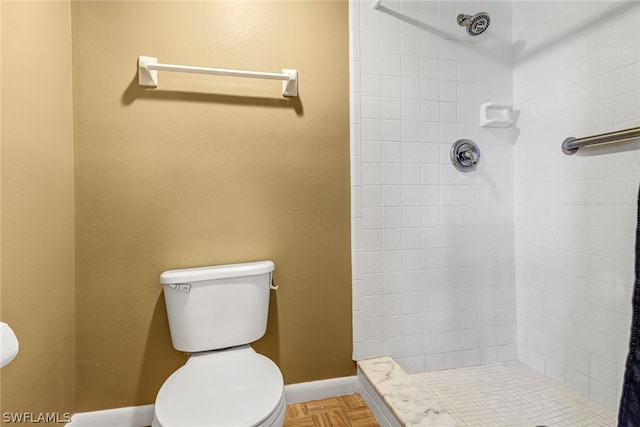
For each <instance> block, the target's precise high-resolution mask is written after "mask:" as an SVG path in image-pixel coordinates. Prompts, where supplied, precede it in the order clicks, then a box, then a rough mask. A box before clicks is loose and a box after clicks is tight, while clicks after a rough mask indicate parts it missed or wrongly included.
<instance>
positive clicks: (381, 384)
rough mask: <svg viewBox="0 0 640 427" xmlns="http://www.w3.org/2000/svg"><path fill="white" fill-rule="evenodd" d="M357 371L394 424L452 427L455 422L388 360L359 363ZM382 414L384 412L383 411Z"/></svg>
mask: <svg viewBox="0 0 640 427" xmlns="http://www.w3.org/2000/svg"><path fill="white" fill-rule="evenodd" d="M358 370H359V372H361V373H362V375H363V376H364V377H365V379H366V381H367V382H368V383H369V385H371V387H372V388H373V390H374V391H375V393H377V394H378V395H379V397H380V398H381V399H382V401H383V403H384V405H385V406H386V407H387V408H388V409H389V410H390V412H391V413H392V414H393V416H394V417H395V418H396V419H395V420H390V419H388V418H389V417H388V416H387V417H386V418H387V420H385V421H388V422H389V423H390V424H391V425H395V422H394V421H397V422H398V424H399V425H401V426H405V427H414V426H416V427H417V426H421V427H428V426H433V427H455V426H456V422H455V421H454V419H453V418H452V417H451V415H449V414H448V413H447V411H446V410H445V409H444V408H443V407H442V405H440V404H439V403H438V402H436V401H434V400H432V399H430V398H429V397H427V395H426V393H425V392H424V391H423V390H422V388H421V387H420V386H419V385H418V384H416V383H415V382H414V381H413V379H412V378H411V376H410V375H409V374H407V373H406V372H405V371H404V369H402V367H400V365H398V364H397V363H396V362H395V361H394V360H393V359H392V358H391V357H386V356H385V357H379V358H376V359H368V360H361V361H358ZM383 412H384V411H383Z"/></svg>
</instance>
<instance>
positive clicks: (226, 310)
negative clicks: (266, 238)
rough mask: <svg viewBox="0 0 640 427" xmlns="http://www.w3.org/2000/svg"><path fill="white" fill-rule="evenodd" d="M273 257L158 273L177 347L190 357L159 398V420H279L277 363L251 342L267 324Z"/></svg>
mask: <svg viewBox="0 0 640 427" xmlns="http://www.w3.org/2000/svg"><path fill="white" fill-rule="evenodd" d="M273 269H274V265H273V263H272V262H271V261H261V262H256V263H246V264H231V265H223V266H214V267H200V268H192V269H184V270H172V271H168V272H165V273H163V274H162V275H161V276H160V282H161V283H162V284H163V285H164V295H165V300H166V302H167V312H168V316H169V328H170V332H171V339H172V343H173V346H174V348H176V349H177V350H181V351H187V352H190V353H191V355H190V357H189V359H188V360H187V363H186V364H185V365H184V366H182V367H180V368H179V369H178V370H176V371H175V372H174V373H173V374H171V376H170V377H169V378H168V379H167V380H166V381H165V382H164V384H163V385H162V387H161V388H160V391H159V392H158V395H157V397H156V402H155V407H154V418H153V423H152V426H153V427H255V426H260V427H281V426H282V425H283V423H284V417H285V410H286V401H285V394H284V381H283V378H282V374H281V372H280V370H279V369H278V367H277V365H276V364H275V363H274V362H273V361H271V360H270V359H268V358H267V357H265V356H263V355H261V354H258V353H257V352H256V351H255V350H254V349H253V348H252V347H251V346H250V345H249V343H250V342H253V341H255V340H257V339H258V338H260V337H261V336H263V335H264V333H265V331H266V322H267V313H268V305H269V289H270V285H271V272H272V271H273Z"/></svg>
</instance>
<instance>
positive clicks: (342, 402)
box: [284, 393, 380, 427]
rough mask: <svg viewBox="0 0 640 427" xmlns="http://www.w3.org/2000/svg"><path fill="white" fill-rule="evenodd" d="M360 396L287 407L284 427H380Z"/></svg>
mask: <svg viewBox="0 0 640 427" xmlns="http://www.w3.org/2000/svg"><path fill="white" fill-rule="evenodd" d="M379 426H380V424H378V422H377V421H376V419H375V417H374V416H373V414H372V413H371V411H370V410H369V407H368V406H367V404H366V403H365V402H364V400H362V397H360V395H359V394H357V393H356V394H348V395H345V396H338V397H329V398H327V399H320V400H312V401H309V402H300V403H292V404H289V405H287V413H286V417H285V420H284V427H379Z"/></svg>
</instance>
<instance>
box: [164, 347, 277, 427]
mask: <svg viewBox="0 0 640 427" xmlns="http://www.w3.org/2000/svg"><path fill="white" fill-rule="evenodd" d="M284 414H285V399H284V383H283V380H282V375H281V373H280V370H279V369H278V367H277V366H276V365H275V363H273V362H272V361H271V360H269V359H268V358H266V357H264V356H262V355H260V354H258V353H256V352H255V351H254V350H253V349H252V348H251V347H250V346H248V345H245V346H242V347H237V348H232V349H228V350H221V351H212V352H206V353H198V354H196V355H194V356H191V357H190V358H189V360H188V361H187V363H186V364H185V365H184V366H182V367H181V368H180V369H178V370H177V371H175V372H174V373H173V374H172V375H171V376H170V377H169V378H168V379H167V381H165V383H164V384H163V385H162V388H161V389H160V392H159V393H158V396H157V398H156V405H155V419H154V422H153V424H152V425H153V427H187V426H189V427H205V426H207V427H214V426H219V427H233V426H238V427H241V426H242V427H246V426H261V427H262V426H264V427H271V426H275V425H278V426H279V425H282V422H283V421H284Z"/></svg>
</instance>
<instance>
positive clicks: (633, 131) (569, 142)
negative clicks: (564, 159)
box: [562, 126, 640, 155]
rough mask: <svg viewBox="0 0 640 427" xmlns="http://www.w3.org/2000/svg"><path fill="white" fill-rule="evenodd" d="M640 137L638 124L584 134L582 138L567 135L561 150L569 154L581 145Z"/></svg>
mask: <svg viewBox="0 0 640 427" xmlns="http://www.w3.org/2000/svg"><path fill="white" fill-rule="evenodd" d="M635 138H640V126H639V127H635V128H629V129H624V130H618V131H615V132H607V133H601V134H598V135H591V136H586V137H584V138H573V137H569V138H567V139H565V140H564V141H563V142H562V152H563V153H564V154H567V155H570V154H573V153H575V152H576V151H578V149H579V148H581V147H586V146H588V145H596V144H607V143H609V142H619V141H628V140H630V139H635Z"/></svg>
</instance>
